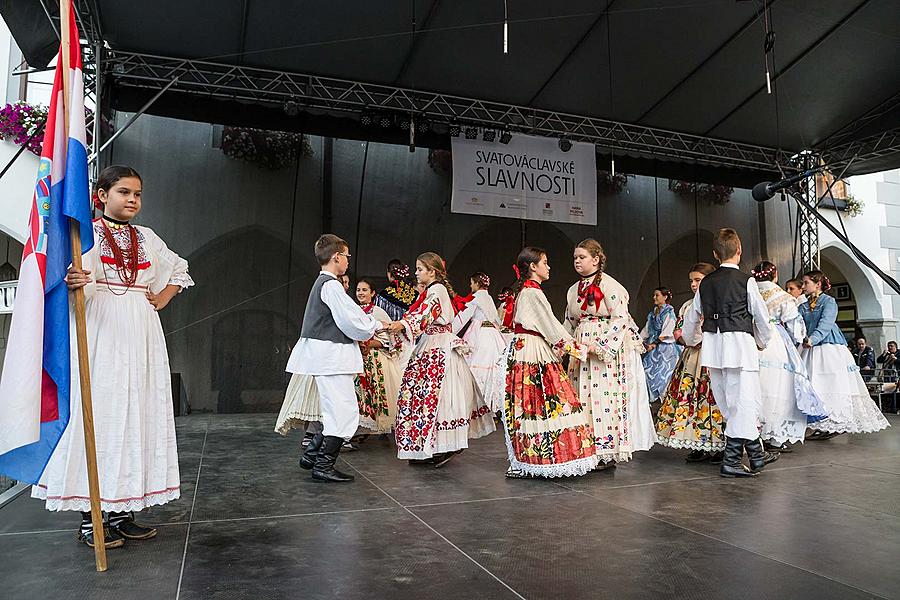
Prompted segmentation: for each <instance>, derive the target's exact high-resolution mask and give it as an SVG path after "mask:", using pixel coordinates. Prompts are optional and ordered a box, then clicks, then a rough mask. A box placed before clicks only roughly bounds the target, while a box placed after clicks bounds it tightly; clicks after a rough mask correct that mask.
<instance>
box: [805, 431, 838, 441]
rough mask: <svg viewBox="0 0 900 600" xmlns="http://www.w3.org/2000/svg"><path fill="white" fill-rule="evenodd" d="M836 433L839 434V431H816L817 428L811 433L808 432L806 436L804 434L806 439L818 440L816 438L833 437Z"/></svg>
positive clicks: (825, 438) (827, 438) (826, 438)
mask: <svg viewBox="0 0 900 600" xmlns="http://www.w3.org/2000/svg"><path fill="white" fill-rule="evenodd" d="M836 435H840V434H839V433H831V432H828V431H818V430H816V431H814V432H813V433H811V434H809V435H808V436H806V439H808V440H817V441H818V440H830V439H831V438H833V437H834V436H836Z"/></svg>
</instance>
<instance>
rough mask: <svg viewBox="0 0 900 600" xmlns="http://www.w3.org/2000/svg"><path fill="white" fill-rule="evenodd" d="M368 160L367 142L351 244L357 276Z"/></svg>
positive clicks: (367, 143)
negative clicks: (353, 238) (353, 240)
mask: <svg viewBox="0 0 900 600" xmlns="http://www.w3.org/2000/svg"><path fill="white" fill-rule="evenodd" d="M368 162H369V142H366V149H365V151H364V152H363V164H362V174H360V176H359V203H358V204H357V207H356V241H355V242H354V244H353V273H354V274H355V275H356V277H359V269H358V267H359V228H360V226H361V224H362V205H363V189H364V187H365V183H366V164H367V163H368Z"/></svg>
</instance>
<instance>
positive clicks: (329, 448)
mask: <svg viewBox="0 0 900 600" xmlns="http://www.w3.org/2000/svg"><path fill="white" fill-rule="evenodd" d="M343 445H344V439H343V438H339V437H337V436H333V435H327V436H325V439H324V440H323V441H322V447H321V448H320V449H319V454H317V455H316V462H315V464H314V465H313V469H312V478H313V480H314V481H325V482H329V483H343V482H346V481H353V475H347V474H346V473H341V472H340V471H338V470H337V469H335V468H334V463H335V462H336V461H337V458H338V454H340V452H341V446H343Z"/></svg>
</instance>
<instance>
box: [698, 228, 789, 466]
mask: <svg viewBox="0 0 900 600" xmlns="http://www.w3.org/2000/svg"><path fill="white" fill-rule="evenodd" d="M713 255H714V256H715V257H716V260H718V261H719V263H720V266H719V268H718V269H716V270H715V271H713V272H712V273H710V274H709V275H707V276H706V277H705V278H704V279H703V281H702V282H700V288H699V289H698V290H697V293H696V295H695V296H694V303H693V305H692V306H691V308H690V309H688V311H687V313H685V316H684V325H683V327H682V331H681V335H682V338H683V339H684V341H685V343H686V344H687V345H689V346H695V345H696V344H698V343H699V342H700V339H701V335H702V340H703V345H702V346H701V349H700V363H701V365H702V366H704V367H706V368H707V369H709V380H710V386H711V387H712V393H713V397H714V398H715V399H716V404H718V405H719V409H720V410H721V412H722V415H723V416H724V417H725V458H724V462H723V463H722V467H721V470H720V474H721V475H722V477H753V476H755V475H757V474H758V473H759V472H760V471H761V470H762V469H763V467H764V466H765V465H766V463H769V462H772V461H774V460H776V459H777V458H778V454H773V453H768V452H766V451H765V449H764V448H763V445H762V441H761V440H760V438H759V411H760V405H761V398H760V387H759V350H761V349H763V348H765V347H766V345H767V344H768V342H769V337H770V335H771V329H770V328H769V327H768V321H769V312H768V310H767V309H766V303H765V301H764V300H763V299H762V296H761V295H760V293H759V288H758V286H757V285H756V281H755V280H754V279H753V278H752V277H751V276H750V275H748V274H746V273H743V272H742V271H741V270H740V269H739V268H738V264H740V262H741V238H740V237H739V236H738V234H737V232H736V231H735V230H734V229H720V230H719V232H718V234H717V235H716V237H715V238H714V240H713ZM744 449H746V450H747V456H748V457H749V459H750V469H749V470H748V469H747V468H746V467H745V466H744V464H743V462H742V460H743V456H744Z"/></svg>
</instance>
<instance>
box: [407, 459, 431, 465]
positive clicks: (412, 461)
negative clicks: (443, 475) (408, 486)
mask: <svg viewBox="0 0 900 600" xmlns="http://www.w3.org/2000/svg"><path fill="white" fill-rule="evenodd" d="M406 462H408V463H409V464H410V465H433V464H434V458H410V459H409V460H407V461H406Z"/></svg>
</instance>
